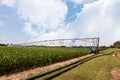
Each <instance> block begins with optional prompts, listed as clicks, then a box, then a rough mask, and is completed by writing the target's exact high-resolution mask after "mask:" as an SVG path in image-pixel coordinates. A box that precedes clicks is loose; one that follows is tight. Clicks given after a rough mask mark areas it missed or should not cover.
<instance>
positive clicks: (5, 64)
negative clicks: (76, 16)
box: [0, 46, 89, 75]
mask: <svg viewBox="0 0 120 80" xmlns="http://www.w3.org/2000/svg"><path fill="white" fill-rule="evenodd" d="M88 51H89V50H88V49H87V48H64V47H6V46H1V47H0V75H3V74H7V73H11V72H13V71H19V70H24V69H29V68H33V67H37V66H44V65H49V64H52V63H56V62H60V61H64V60H68V59H71V58H74V57H78V56H82V55H86V54H87V52H88Z"/></svg>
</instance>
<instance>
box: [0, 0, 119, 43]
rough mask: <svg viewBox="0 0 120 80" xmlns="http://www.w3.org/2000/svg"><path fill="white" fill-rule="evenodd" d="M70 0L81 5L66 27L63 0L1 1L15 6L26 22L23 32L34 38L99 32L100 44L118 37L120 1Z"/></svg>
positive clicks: (63, 36)
mask: <svg viewBox="0 0 120 80" xmlns="http://www.w3.org/2000/svg"><path fill="white" fill-rule="evenodd" d="M2 1H5V0H2ZM7 1H9V0H7ZM71 1H72V2H74V3H75V4H76V5H79V4H84V6H83V8H82V11H81V12H79V13H78V15H77V18H76V19H75V20H74V21H73V22H71V23H69V24H67V25H66V26H65V25H64V20H65V17H66V15H67V12H68V9H67V5H66V4H65V1H64V0H34V1H33V0H16V1H15V2H13V3H12V2H11V3H7V4H6V3H5V2H4V5H8V4H12V6H15V7H14V8H16V10H17V13H18V15H19V16H20V18H21V19H23V20H24V21H25V25H24V28H23V29H24V32H25V33H27V34H28V35H30V36H31V37H32V39H33V40H42V39H56V38H73V37H74V38H76V37H94V36H95V37H96V36H97V35H98V32H99V35H100V37H101V45H110V44H112V43H113V42H114V41H115V40H120V37H119V35H120V16H119V14H120V0H71ZM12 6H11V7H12ZM35 27H37V30H36V29H35ZM47 30H48V31H47Z"/></svg>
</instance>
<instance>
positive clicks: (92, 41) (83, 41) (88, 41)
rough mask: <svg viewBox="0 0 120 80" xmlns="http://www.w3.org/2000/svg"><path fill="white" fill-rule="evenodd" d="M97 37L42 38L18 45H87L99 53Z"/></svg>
mask: <svg viewBox="0 0 120 80" xmlns="http://www.w3.org/2000/svg"><path fill="white" fill-rule="evenodd" d="M99 39H100V38H99V37H94V38H74V39H54V40H42V41H35V42H29V43H22V44H19V45H20V46H44V47H89V48H90V50H91V51H92V52H94V53H99Z"/></svg>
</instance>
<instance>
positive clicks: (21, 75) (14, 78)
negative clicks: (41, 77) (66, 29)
mask: <svg viewBox="0 0 120 80" xmlns="http://www.w3.org/2000/svg"><path fill="white" fill-rule="evenodd" d="M91 55H93V54H89V55H86V56H82V57H78V58H74V59H70V60H67V61H64V62H59V63H55V64H52V65H49V66H45V67H38V68H35V69H31V70H26V71H23V72H18V73H14V74H9V75H3V76H0V80H20V79H25V78H27V77H30V76H33V75H37V74H40V73H43V72H47V71H49V70H53V69H55V68H58V67H61V66H64V65H67V64H70V63H72V62H75V61H77V60H79V59H83V58H85V57H88V56H91Z"/></svg>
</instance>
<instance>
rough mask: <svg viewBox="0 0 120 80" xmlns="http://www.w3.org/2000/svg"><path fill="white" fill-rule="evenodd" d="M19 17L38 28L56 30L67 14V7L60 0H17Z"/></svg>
mask: <svg viewBox="0 0 120 80" xmlns="http://www.w3.org/2000/svg"><path fill="white" fill-rule="evenodd" d="M17 3H18V4H17V10H18V14H19V15H20V17H21V18H22V19H24V20H26V21H29V22H30V23H32V24H35V25H37V26H38V27H39V28H42V29H44V28H45V29H46V28H50V29H51V28H52V29H56V28H58V26H59V24H61V23H62V22H63V21H64V19H65V16H66V14H67V6H66V5H65V3H64V2H63V1H61V0H34V1H33V0H18V1H17Z"/></svg>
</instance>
